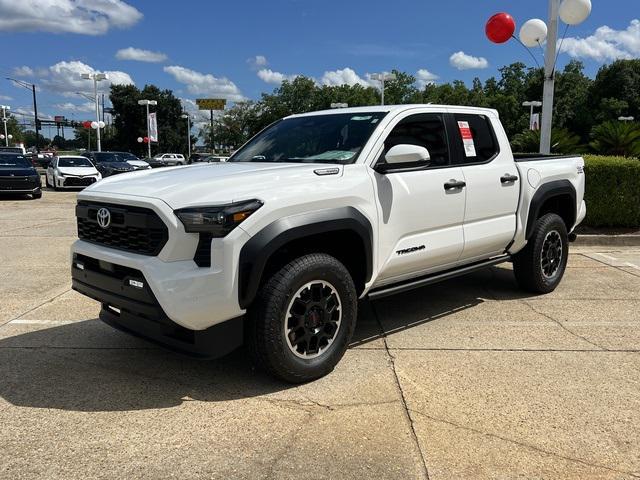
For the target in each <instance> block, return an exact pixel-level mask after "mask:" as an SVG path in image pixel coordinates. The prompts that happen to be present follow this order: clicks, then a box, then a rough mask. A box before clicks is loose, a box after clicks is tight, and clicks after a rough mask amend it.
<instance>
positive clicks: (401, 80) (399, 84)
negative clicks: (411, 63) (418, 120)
mask: <svg viewBox="0 0 640 480" xmlns="http://www.w3.org/2000/svg"><path fill="white" fill-rule="evenodd" d="M391 73H393V74H394V75H395V76H396V78H395V80H389V81H386V82H385V84H384V103H386V104H387V105H402V104H407V103H420V101H421V100H422V95H421V94H420V92H419V91H418V89H417V88H416V86H415V83H416V77H414V76H413V75H410V74H408V73H406V72H400V71H399V70H392V71H391Z"/></svg>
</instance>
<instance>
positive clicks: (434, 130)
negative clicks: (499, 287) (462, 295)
mask: <svg viewBox="0 0 640 480" xmlns="http://www.w3.org/2000/svg"><path fill="white" fill-rule="evenodd" d="M583 167H584V162H583V159H582V158H580V157H577V156H564V157H555V156H522V157H517V158H514V156H513V154H512V152H511V148H510V146H509V141H508V138H507V136H506V134H505V132H504V129H503V127H502V125H501V123H500V120H499V117H498V114H497V112H496V111H495V110H489V109H481V108H471V107H453V106H437V105H401V106H379V107H362V108H348V109H340V110H331V111H323V112H313V113H307V114H302V115H293V116H290V117H288V118H285V119H283V120H280V121H278V122H276V123H274V124H272V125H271V126H269V127H268V128H266V129H265V130H263V131H262V132H260V133H259V134H258V135H256V136H255V137H254V138H252V139H251V140H250V141H249V142H247V143H246V144H245V145H244V146H243V147H242V148H241V149H240V150H238V151H237V152H236V153H235V154H234V155H233V156H232V157H231V158H230V159H229V161H228V162H224V163H210V164H203V165H195V166H190V167H184V168H175V169H170V170H164V169H163V170H155V171H149V170H146V171H138V172H133V173H130V174H128V175H126V176H124V177H120V178H118V177H110V178H108V179H105V180H103V181H101V182H99V183H96V184H95V185H92V186H91V187H89V188H87V189H85V190H84V191H83V192H81V193H80V194H79V195H78V205H77V207H76V214H77V222H78V234H79V237H80V238H79V240H77V241H76V242H75V243H74V245H73V247H72V278H73V288H74V289H75V290H77V291H79V292H81V293H83V294H85V295H88V296H89V297H91V298H94V299H96V300H97V301H99V302H100V303H101V304H102V310H101V313H100V318H102V319H103V320H104V321H105V322H107V323H109V324H111V325H113V326H115V327H116V328H120V329H122V330H125V331H128V332H131V333H134V334H137V335H142V336H145V337H148V338H150V339H152V340H155V341H156V342H159V343H161V344H163V345H166V346H169V347H171V348H174V349H179V350H182V351H187V352H190V353H195V354H200V355H206V356H214V355H222V354H225V353H227V352H229V351H231V350H233V349H234V348H236V347H237V346H239V345H240V344H242V343H243V342H246V343H248V346H249V348H250V351H251V352H252V355H253V357H254V359H255V362H256V364H257V365H258V366H260V367H261V368H263V369H265V370H266V371H268V372H270V373H271V374H273V375H275V376H277V377H279V378H281V379H283V380H286V381H288V382H304V381H308V380H312V379H315V378H318V377H321V376H323V375H325V374H327V373H329V372H330V371H331V370H332V369H333V368H334V366H335V365H336V364H337V362H338V361H339V360H340V358H341V357H342V356H343V354H344V352H345V350H346V348H347V346H348V344H349V341H350V339H351V336H352V333H353V331H354V328H355V324H356V318H357V304H358V299H359V298H367V297H368V298H371V299H375V298H380V297H383V296H386V295H391V294H394V293H398V292H403V291H406V290H409V289H414V288H418V287H421V286H423V285H427V284H430V283H433V282H436V281H441V280H445V279H449V278H452V277H455V276H457V275H461V274H464V273H467V272H471V271H473V270H477V269H480V268H486V267H489V266H492V265H496V264H499V263H501V262H507V261H511V262H513V270H514V273H515V277H516V279H517V281H518V283H519V285H520V286H521V287H522V288H523V289H525V290H527V291H529V292H532V293H534V294H544V293H547V292H551V291H552V290H554V289H555V288H556V287H557V286H558V284H559V283H560V280H561V279H562V276H563V274H564V271H565V266H566V264H567V258H568V242H569V241H570V240H571V239H572V238H574V237H575V235H574V234H573V233H572V232H573V230H574V228H575V227H576V225H578V224H579V223H580V221H581V220H582V219H583V218H584V216H585V213H586V210H585V204H584V202H583V194H584V185H585V180H584V171H583Z"/></svg>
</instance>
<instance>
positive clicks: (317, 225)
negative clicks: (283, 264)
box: [238, 207, 373, 309]
mask: <svg viewBox="0 0 640 480" xmlns="http://www.w3.org/2000/svg"><path fill="white" fill-rule="evenodd" d="M341 230H346V231H351V232H355V233H356V234H357V235H358V236H359V237H360V239H361V240H362V244H363V245H364V249H365V252H364V253H365V258H366V261H367V262H366V263H367V264H366V270H365V271H366V275H365V278H366V281H369V280H370V279H371V275H372V272H373V227H372V226H371V222H370V221H369V220H368V219H367V217H365V216H364V215H363V214H362V213H361V212H360V211H359V210H357V209H356V208H354V207H340V208H331V209H326V210H317V211H314V212H308V213H301V214H297V215H292V216H289V217H282V218H279V219H278V220H275V221H274V222H272V223H270V224H269V225H267V226H266V227H264V228H263V229H262V230H260V231H259V232H258V233H256V234H255V235H254V236H253V237H251V238H250V239H249V241H247V243H245V244H244V245H243V247H242V249H241V250H240V261H239V267H238V303H239V304H240V308H243V309H244V308H247V307H248V306H249V305H250V304H251V302H253V300H254V298H255V296H256V294H257V292H258V287H259V286H260V279H261V278H262V274H263V272H264V269H265V266H266V265H267V262H268V261H269V258H270V257H271V256H272V255H273V254H274V253H275V252H277V251H278V250H279V249H280V248H281V247H283V246H284V245H286V244H287V243H289V242H291V241H293V240H298V239H301V238H304V237H310V236H313V235H317V234H321V233H327V232H335V231H341Z"/></svg>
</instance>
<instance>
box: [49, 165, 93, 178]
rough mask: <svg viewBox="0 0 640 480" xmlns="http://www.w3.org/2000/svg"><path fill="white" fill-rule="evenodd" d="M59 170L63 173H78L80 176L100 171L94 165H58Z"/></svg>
mask: <svg viewBox="0 0 640 480" xmlns="http://www.w3.org/2000/svg"><path fill="white" fill-rule="evenodd" d="M58 171H59V172H60V173H62V174H63V175H77V176H78V177H87V176H90V175H97V173H98V171H97V170H96V169H95V168H93V167H58Z"/></svg>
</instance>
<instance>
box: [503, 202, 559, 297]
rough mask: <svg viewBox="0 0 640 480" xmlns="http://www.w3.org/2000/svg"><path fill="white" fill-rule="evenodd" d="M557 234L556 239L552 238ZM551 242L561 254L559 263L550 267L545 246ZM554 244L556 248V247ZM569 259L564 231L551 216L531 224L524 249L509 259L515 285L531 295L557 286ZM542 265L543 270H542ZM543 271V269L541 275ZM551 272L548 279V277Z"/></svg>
mask: <svg viewBox="0 0 640 480" xmlns="http://www.w3.org/2000/svg"><path fill="white" fill-rule="evenodd" d="M556 234H557V236H556ZM553 240H555V245H556V247H555V249H556V251H557V252H561V257H560V259H559V260H558V261H557V262H555V263H554V261H553V260H550V259H549V258H548V257H546V255H547V253H546V252H547V251H548V244H547V243H546V242H552V241H553ZM557 241H559V242H560V245H559V246H558V245H557ZM568 257H569V240H568V238H567V227H566V225H565V223H564V221H563V220H562V218H560V216H558V215H556V214H555V213H548V214H546V215H544V216H542V217H540V218H539V219H538V220H537V221H536V224H535V227H534V229H533V234H532V235H531V238H530V239H529V242H528V243H527V245H526V247H524V248H523V249H522V250H521V251H520V252H518V253H517V254H516V255H515V256H514V259H513V271H514V273H515V276H516V280H517V281H518V285H520V288H522V289H523V290H526V291H528V292H532V293H550V292H552V291H553V290H555V288H556V287H557V286H558V284H559V283H560V281H561V280H562V277H563V275H564V272H565V269H566V267H567V260H568ZM543 263H544V266H543ZM545 267H546V268H547V271H546V274H545ZM551 271H553V274H552V275H549V273H551Z"/></svg>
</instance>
